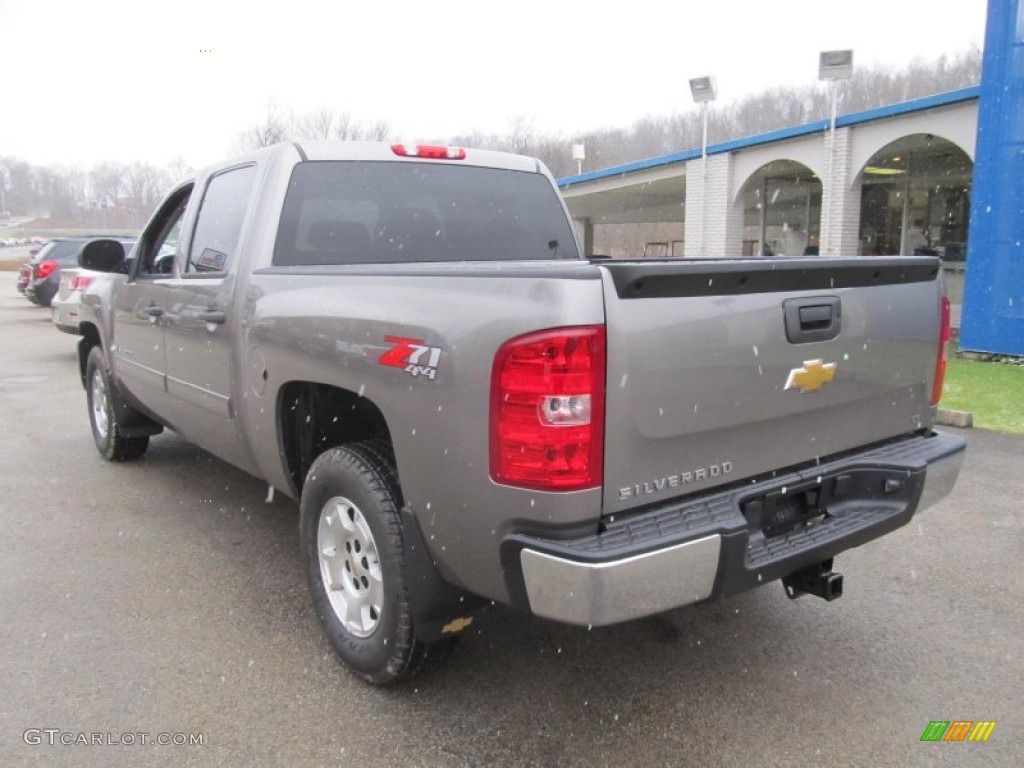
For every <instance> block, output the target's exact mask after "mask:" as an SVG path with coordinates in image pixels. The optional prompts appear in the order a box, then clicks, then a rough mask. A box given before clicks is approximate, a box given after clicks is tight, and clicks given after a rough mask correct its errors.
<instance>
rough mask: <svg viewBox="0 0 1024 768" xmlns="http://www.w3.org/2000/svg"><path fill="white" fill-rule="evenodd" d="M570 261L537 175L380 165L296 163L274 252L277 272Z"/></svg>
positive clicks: (563, 220)
mask: <svg viewBox="0 0 1024 768" xmlns="http://www.w3.org/2000/svg"><path fill="white" fill-rule="evenodd" d="M577 258H579V256H578V254H577V251H576V242H575V240H574V239H573V236H572V231H571V230H570V228H569V220H568V218H567V217H566V215H565V213H564V211H563V209H562V206H561V203H560V202H559V200H558V195H557V194H556V193H555V190H554V189H553V188H552V186H551V183H550V182H549V181H548V179H547V178H546V177H544V176H542V175H541V174H537V173H524V172H520V171H508V170H500V169H496V168H476V167H473V166H458V165H447V164H436V165H435V164H431V163H405V162H380V161H372V162H367V161H356V162H352V161H321V162H306V163H300V164H299V165H297V166H295V169H294V171H293V172H292V178H291V182H290V183H289V187H288V194H287V196H286V198H285V204H284V210H283V211H282V214H281V224H280V227H279V228H278V236H277V243H276V244H275V247H274V264H275V265H278V266H294V265H308V264H374V263H396V262H428V261H434V262H437V261H444V262H447V261H506V260H523V259H537V260H539V259H577Z"/></svg>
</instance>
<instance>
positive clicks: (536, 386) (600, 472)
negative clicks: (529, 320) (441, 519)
mask: <svg viewBox="0 0 1024 768" xmlns="http://www.w3.org/2000/svg"><path fill="white" fill-rule="evenodd" d="M604 380H605V330H604V326H601V325H595V326H577V327H569V328H553V329H551V330H547V331H540V332H538V333H531V334H528V335H526V336H520V337H518V338H515V339H512V340H511V341H508V342H506V343H505V344H503V345H502V346H501V348H500V349H499V350H498V353H497V354H496V355H495V357H494V369H493V371H492V373H491V477H492V478H493V479H494V481H495V482H498V483H502V484H505V485H515V486H519V487H522V488H536V489H538V490H543V491H577V490H581V489H583V488H595V487H598V486H600V485H601V484H602V482H603V479H604V388H605V381H604Z"/></svg>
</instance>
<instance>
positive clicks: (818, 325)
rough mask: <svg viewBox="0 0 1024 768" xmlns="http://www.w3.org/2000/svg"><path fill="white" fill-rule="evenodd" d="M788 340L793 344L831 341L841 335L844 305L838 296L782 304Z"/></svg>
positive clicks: (814, 297) (797, 300) (817, 297)
mask: <svg viewBox="0 0 1024 768" xmlns="http://www.w3.org/2000/svg"><path fill="white" fill-rule="evenodd" d="M782 313H783V317H784V320H785V324H786V338H787V339H788V340H789V342H790V343H791V344H807V343H809V342H812V341H829V340H831V339H834V338H835V337H836V336H838V335H839V330H840V327H841V325H842V316H843V312H842V304H841V303H840V301H839V297H838V296H810V297H807V298H804V299H786V301H784V302H782Z"/></svg>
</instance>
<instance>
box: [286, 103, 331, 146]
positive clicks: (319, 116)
mask: <svg viewBox="0 0 1024 768" xmlns="http://www.w3.org/2000/svg"><path fill="white" fill-rule="evenodd" d="M334 122H335V117H334V110H333V109H331V108H330V107H320V108H318V109H314V110H312V111H311V112H306V113H305V114H303V115H298V116H296V118H295V119H294V120H293V121H292V127H293V133H294V136H295V138H296V139H308V140H310V141H326V140H327V139H329V138H331V134H332V129H333V126H334Z"/></svg>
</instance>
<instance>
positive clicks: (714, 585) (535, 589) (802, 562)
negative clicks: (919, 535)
mask: <svg viewBox="0 0 1024 768" xmlns="http://www.w3.org/2000/svg"><path fill="white" fill-rule="evenodd" d="M965 447H966V444H965V442H964V440H963V439H962V438H959V437H956V436H954V435H949V434H944V433H934V434H932V435H929V436H927V437H913V438H909V439H906V440H901V441H899V442H895V443H888V444H886V445H882V446H878V447H875V448H872V449H870V450H867V451H864V452H861V453H858V454H855V455H852V456H851V455H848V456H844V457H841V458H838V459H835V460H832V461H827V462H823V463H822V464H820V465H818V466H815V467H811V468H808V469H804V470H798V471H793V472H789V473H784V474H783V475H780V476H778V477H775V478H772V479H770V480H765V481H762V482H757V483H753V484H748V485H746V486H743V487H736V488H732V489H729V490H726V491H721V492H719V493H716V494H712V495H708V496H703V497H700V498H696V499H686V500H683V501H677V502H673V503H669V504H663V505H658V506H657V507H653V508H647V509H646V510H644V511H640V512H637V513H635V514H632V515H618V516H616V517H617V518H618V519H616V520H613V521H612V520H610V521H609V522H608V523H607V524H605V525H603V527H602V530H601V531H600V532H599V533H597V534H594V535H591V536H585V537H581V538H578V539H572V540H553V539H544V538H539V537H535V536H528V535H523V534H513V535H510V536H508V537H506V539H505V540H504V542H503V549H502V557H503V561H504V564H505V566H506V574H508V578H509V591H510V592H511V594H512V595H513V599H515V600H517V602H521V603H523V604H524V605H525V606H527V607H528V608H529V609H530V611H531V612H533V613H534V614H536V615H538V616H543V617H546V618H550V619H555V620H558V621H564V622H566V623H569V624H580V625H597V626H600V625H605V624H614V623H618V622H622V621H628V620H630V619H635V618H639V617H642V616H649V615H652V614H655V613H660V612H663V611H667V610H670V609H672V608H677V607H679V606H682V605H687V604H690V603H696V602H700V601H703V600H707V599H710V598H715V597H725V596H728V595H731V594H736V593H738V592H742V591H744V590H746V589H751V588H753V587H756V586H758V585H760V584H764V583H767V582H769V581H773V580H775V579H779V578H782V577H783V576H787V575H789V574H790V573H793V572H794V571H797V570H799V569H801V568H804V567H807V566H809V565H813V564H815V563H821V562H822V561H824V560H826V559H828V558H831V557H833V556H835V555H836V554H838V553H840V552H842V551H845V550H847V549H851V548H853V547H856V546H859V545H861V544H864V543H865V542H867V541H870V540H872V539H876V538H878V537H879V536H882V535H884V534H886V533H889V532H890V531H893V530H895V529H897V528H899V527H901V526H902V525H905V524H906V523H907V522H909V520H910V519H911V517H913V515H914V514H915V513H916V512H917V511H919V510H921V509H924V508H925V507H927V506H930V505H931V504H934V503H936V502H937V501H939V500H940V499H942V498H943V497H945V496H946V495H947V494H948V493H949V492H950V491H951V490H952V488H953V485H954V483H955V482H956V479H957V476H958V475H959V473H960V466H961V464H962V462H963V457H964V451H965ZM799 499H803V500H805V501H801V502H800V503H801V504H807V503H811V504H814V505H815V507H814V509H815V510H818V511H820V512H821V514H819V515H815V516H811V517H810V518H809V519H808V520H807V521H806V522H805V523H801V524H797V525H796V527H794V528H793V529H792V530H788V531H786V532H784V533H779V534H776V535H766V534H765V529H766V528H770V526H771V525H775V524H777V523H778V516H777V514H778V513H776V512H775V510H777V509H778V510H788V509H789V508H790V507H789V505H791V504H796V501H794V500H799ZM808 499H809V500H811V501H810V502H807V501H806V500H808ZM818 505H820V507H819V506H818ZM804 512H805V513H807V514H809V508H807V507H805V508H804ZM786 514H788V512H787V513H786Z"/></svg>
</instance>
